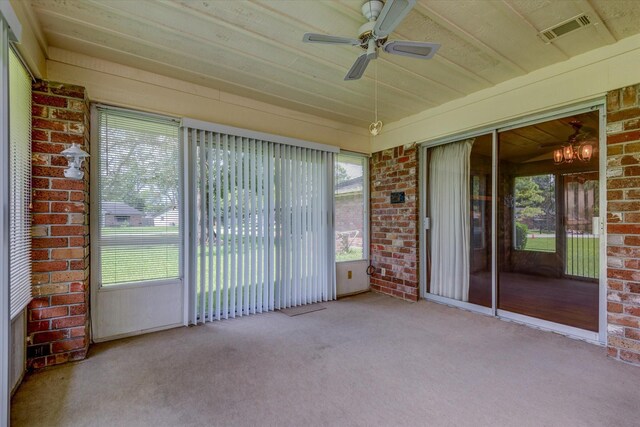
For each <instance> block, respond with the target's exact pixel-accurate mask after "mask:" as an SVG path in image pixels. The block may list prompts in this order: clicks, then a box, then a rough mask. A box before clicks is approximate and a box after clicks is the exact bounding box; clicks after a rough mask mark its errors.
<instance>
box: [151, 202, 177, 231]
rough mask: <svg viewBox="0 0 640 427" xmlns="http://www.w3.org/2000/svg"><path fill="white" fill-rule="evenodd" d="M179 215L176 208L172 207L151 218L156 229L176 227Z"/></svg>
mask: <svg viewBox="0 0 640 427" xmlns="http://www.w3.org/2000/svg"><path fill="white" fill-rule="evenodd" d="M179 219H180V213H179V212H178V208H177V207H176V206H174V207H172V208H171V209H169V210H168V211H166V212H163V213H161V214H160V215H156V216H155V217H153V225H154V226H156V227H160V226H169V227H176V226H177V225H178V224H179Z"/></svg>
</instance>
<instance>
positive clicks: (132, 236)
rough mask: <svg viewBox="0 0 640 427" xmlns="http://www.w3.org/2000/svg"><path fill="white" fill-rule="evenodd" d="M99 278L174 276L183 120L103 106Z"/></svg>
mask: <svg viewBox="0 0 640 427" xmlns="http://www.w3.org/2000/svg"><path fill="white" fill-rule="evenodd" d="M96 111H97V114H98V144H99V166H98V174H99V177H98V191H99V206H98V210H99V216H98V217H99V221H100V223H99V228H100V233H99V247H100V249H99V252H100V255H99V256H100V284H101V286H111V285H117V284H125V283H138V282H148V281H158V280H166V279H177V278H179V277H181V268H180V242H181V218H180V209H179V205H180V193H179V185H180V155H179V148H178V146H179V144H178V129H179V123H178V122H177V121H175V120H173V119H167V118H161V117H156V116H150V115H146V114H142V113H137V112H132V111H125V110H120V109H111V108H106V107H98V108H97V110H96Z"/></svg>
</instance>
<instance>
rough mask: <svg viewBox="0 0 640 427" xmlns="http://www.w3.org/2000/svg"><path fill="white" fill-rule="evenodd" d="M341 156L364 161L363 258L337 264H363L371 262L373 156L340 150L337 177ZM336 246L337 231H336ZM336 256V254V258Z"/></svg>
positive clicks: (336, 161) (336, 163)
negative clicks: (370, 211)
mask: <svg viewBox="0 0 640 427" xmlns="http://www.w3.org/2000/svg"><path fill="white" fill-rule="evenodd" d="M340 156H349V157H356V158H360V159H362V164H363V166H364V167H363V168H362V203H363V209H362V215H363V216H364V218H363V221H362V258H360V259H350V260H344V261H338V260H336V264H338V263H340V264H342V263H349V262H362V261H367V262H368V261H369V259H370V248H369V234H370V225H369V220H370V218H369V208H370V206H369V205H370V203H371V200H370V198H369V187H370V184H369V167H370V165H369V160H370V158H371V155H369V154H363V153H358V152H355V151H348V150H340V151H339V152H338V153H337V154H336V157H335V165H334V176H335V168H336V167H337V165H338V163H339V162H340ZM335 193H336V192H335V179H334V189H333V198H334V216H335V206H336V203H335ZM334 227H335V220H334ZM334 245H335V230H334ZM335 255H336V254H334V256H335Z"/></svg>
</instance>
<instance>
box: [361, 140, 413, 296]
mask: <svg viewBox="0 0 640 427" xmlns="http://www.w3.org/2000/svg"><path fill="white" fill-rule="evenodd" d="M417 153H418V150H417V148H416V146H415V144H408V145H405V146H401V147H395V148H391V149H388V150H384V151H380V152H378V153H374V154H373V155H372V156H371V167H370V175H371V250H370V252H371V261H372V263H373V266H374V267H375V268H376V270H375V273H374V274H373V275H372V276H371V289H372V290H374V291H376V292H382V293H385V294H388V295H392V296H395V297H398V298H403V299H407V300H410V301H417V300H418V296H419V292H418V287H419V282H418V199H417V193H418V174H417V164H418V158H417ZM396 191H404V192H405V196H406V198H405V202H404V203H399V204H391V202H390V196H391V192H396Z"/></svg>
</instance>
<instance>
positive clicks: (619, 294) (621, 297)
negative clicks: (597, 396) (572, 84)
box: [607, 85, 640, 365]
mask: <svg viewBox="0 0 640 427" xmlns="http://www.w3.org/2000/svg"><path fill="white" fill-rule="evenodd" d="M639 95H640V85H636V86H629V87H625V88H622V89H618V90H614V91H611V92H609V93H608V94H607V221H608V226H607V232H608V240H607V266H608V268H607V320H608V352H609V356H611V357H614V358H616V359H619V360H623V361H626V362H630V363H635V364H638V365H640V102H639V99H638V96H639Z"/></svg>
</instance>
